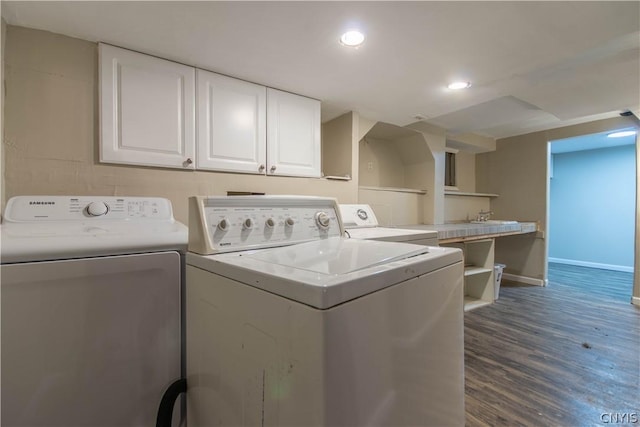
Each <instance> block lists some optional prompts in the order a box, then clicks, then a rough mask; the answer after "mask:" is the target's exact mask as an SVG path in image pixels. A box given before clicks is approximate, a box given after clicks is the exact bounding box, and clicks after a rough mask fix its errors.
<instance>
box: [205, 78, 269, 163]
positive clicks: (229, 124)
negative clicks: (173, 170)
mask: <svg viewBox="0 0 640 427" xmlns="http://www.w3.org/2000/svg"><path fill="white" fill-rule="evenodd" d="M197 80H198V93H197V97H198V143H197V147H198V150H197V160H196V165H197V168H198V169H211V170H220V171H230V172H245V173H259V174H264V173H265V163H266V162H265V160H266V157H267V153H266V111H267V89H266V88H265V87H264V86H260V85H256V84H253V83H249V82H245V81H242V80H238V79H234V78H231V77H226V76H222V75H220V74H215V73H211V72H209V71H204V70H197Z"/></svg>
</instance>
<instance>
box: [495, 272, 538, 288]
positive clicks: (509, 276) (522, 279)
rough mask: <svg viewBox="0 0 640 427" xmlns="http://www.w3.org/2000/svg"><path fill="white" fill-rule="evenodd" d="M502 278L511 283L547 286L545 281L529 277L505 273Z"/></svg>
mask: <svg viewBox="0 0 640 427" xmlns="http://www.w3.org/2000/svg"><path fill="white" fill-rule="evenodd" d="M502 278H503V279H504V280H508V281H510V282H517V283H524V284H525V285H534V286H547V284H546V283H545V280H542V279H535V278H533V277H527V276H518V275H517V274H509V273H503V274H502Z"/></svg>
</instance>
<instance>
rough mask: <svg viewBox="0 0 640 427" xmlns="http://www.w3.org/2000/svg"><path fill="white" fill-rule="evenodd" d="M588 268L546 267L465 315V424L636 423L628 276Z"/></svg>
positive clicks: (637, 364) (635, 319)
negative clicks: (542, 283)
mask: <svg viewBox="0 0 640 427" xmlns="http://www.w3.org/2000/svg"><path fill="white" fill-rule="evenodd" d="M567 267H568V266H567ZM594 270H595V269H589V268H584V267H570V268H565V266H561V265H559V264H556V265H551V266H550V274H549V278H550V280H549V285H548V286H547V287H538V286H518V285H514V284H509V283H506V282H503V286H502V289H501V291H500V298H499V300H498V301H496V303H494V304H492V305H490V306H487V307H483V308H480V309H478V310H475V311H472V312H468V313H466V314H465V365H466V366H465V379H466V412H467V416H466V422H467V426H593V425H609V424H616V425H621V424H622V425H624V424H625V423H626V424H627V425H639V424H640V307H637V306H634V305H632V304H631V303H630V299H631V287H632V281H633V279H632V277H633V276H632V274H631V273H617V272H611V271H606V270H595V271H594ZM634 420H635V423H633V422H632V421H634ZM614 421H617V422H614Z"/></svg>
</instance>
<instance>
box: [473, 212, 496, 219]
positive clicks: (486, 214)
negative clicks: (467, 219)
mask: <svg viewBox="0 0 640 427" xmlns="http://www.w3.org/2000/svg"><path fill="white" fill-rule="evenodd" d="M491 215H493V212H492V211H486V212H485V211H480V212H478V215H477V216H476V221H482V222H484V221H486V220H488V219H489V217H490V216H491Z"/></svg>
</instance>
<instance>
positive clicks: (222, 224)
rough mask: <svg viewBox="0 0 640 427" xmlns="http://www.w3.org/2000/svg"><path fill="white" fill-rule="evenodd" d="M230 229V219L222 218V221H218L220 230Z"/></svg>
mask: <svg viewBox="0 0 640 427" xmlns="http://www.w3.org/2000/svg"><path fill="white" fill-rule="evenodd" d="M228 229H229V221H228V220H226V219H224V218H222V219H221V220H220V222H219V223H218V230H220V231H227V230H228Z"/></svg>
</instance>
